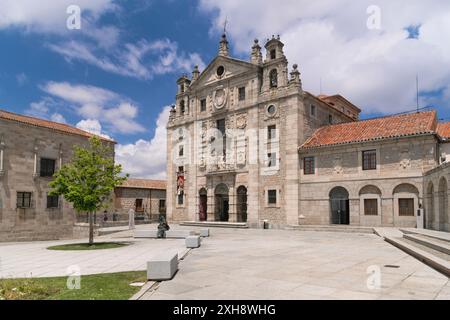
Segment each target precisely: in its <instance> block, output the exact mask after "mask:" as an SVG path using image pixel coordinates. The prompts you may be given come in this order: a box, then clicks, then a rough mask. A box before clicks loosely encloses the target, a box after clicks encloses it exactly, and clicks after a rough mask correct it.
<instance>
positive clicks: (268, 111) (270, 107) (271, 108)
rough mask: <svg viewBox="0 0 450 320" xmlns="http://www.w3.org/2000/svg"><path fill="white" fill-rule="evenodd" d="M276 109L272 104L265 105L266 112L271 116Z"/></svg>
mask: <svg viewBox="0 0 450 320" xmlns="http://www.w3.org/2000/svg"><path fill="white" fill-rule="evenodd" d="M276 111H277V108H276V107H275V106H274V105H273V104H271V105H270V106H268V107H267V113H268V114H270V115H271V116H273V115H274V114H275V112H276Z"/></svg>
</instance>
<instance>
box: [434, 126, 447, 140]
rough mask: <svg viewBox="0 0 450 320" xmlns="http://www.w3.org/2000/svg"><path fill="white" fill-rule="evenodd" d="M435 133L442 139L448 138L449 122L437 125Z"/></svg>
mask: <svg viewBox="0 0 450 320" xmlns="http://www.w3.org/2000/svg"><path fill="white" fill-rule="evenodd" d="M436 131H437V134H438V135H439V136H440V137H442V138H444V139H448V138H450V122H440V123H438V125H437V130H436Z"/></svg>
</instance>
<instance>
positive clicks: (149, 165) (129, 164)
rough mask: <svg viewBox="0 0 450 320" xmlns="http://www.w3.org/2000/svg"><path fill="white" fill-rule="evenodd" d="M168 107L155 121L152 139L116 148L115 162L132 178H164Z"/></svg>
mask: <svg viewBox="0 0 450 320" xmlns="http://www.w3.org/2000/svg"><path fill="white" fill-rule="evenodd" d="M169 112H170V107H169V106H167V107H164V108H163V110H162V111H161V113H160V114H159V116H158V119H157V121H156V130H155V135H154V137H153V138H152V139H151V140H149V141H147V140H143V139H139V140H138V141H136V142H135V143H133V144H125V145H122V144H119V145H117V146H116V162H117V163H120V164H122V166H123V171H124V172H125V173H129V174H130V175H131V176H132V177H137V178H147V179H165V178H166V148H167V145H166V141H167V136H166V125H167V121H168V119H169Z"/></svg>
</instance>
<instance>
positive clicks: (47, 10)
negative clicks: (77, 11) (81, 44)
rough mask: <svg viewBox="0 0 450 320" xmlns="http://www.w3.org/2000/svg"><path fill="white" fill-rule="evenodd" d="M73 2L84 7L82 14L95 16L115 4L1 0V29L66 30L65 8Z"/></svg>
mask: <svg viewBox="0 0 450 320" xmlns="http://www.w3.org/2000/svg"><path fill="white" fill-rule="evenodd" d="M73 4H76V5H78V6H79V7H80V8H81V14H82V16H83V17H85V16H86V17H90V18H91V19H94V20H95V19H96V18H97V17H99V16H100V15H101V14H103V13H104V12H106V11H110V10H114V9H115V8H116V5H114V4H113V1H112V0H77V1H73V0H57V1H55V0H39V1H36V0H1V1H0V8H1V13H0V29H4V28H10V27H20V28H24V29H25V30H26V31H28V32H49V33H64V32H67V31H68V29H67V27H66V21H67V18H68V17H69V14H67V12H66V11H67V7H68V6H70V5H73ZM82 28H83V24H82Z"/></svg>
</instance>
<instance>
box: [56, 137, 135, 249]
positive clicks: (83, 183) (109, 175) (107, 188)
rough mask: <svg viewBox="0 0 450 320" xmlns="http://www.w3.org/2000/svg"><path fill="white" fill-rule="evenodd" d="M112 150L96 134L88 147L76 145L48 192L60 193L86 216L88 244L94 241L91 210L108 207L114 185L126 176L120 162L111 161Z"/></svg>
mask: <svg viewBox="0 0 450 320" xmlns="http://www.w3.org/2000/svg"><path fill="white" fill-rule="evenodd" d="M113 155H114V150H113V148H112V147H111V146H108V145H106V144H104V143H103V142H102V141H100V139H99V138H98V137H96V136H94V137H92V138H90V139H89V145H88V146H87V147H81V146H75V147H74V155H73V159H72V161H71V162H70V163H68V164H65V165H64V166H63V167H62V168H61V169H60V170H58V171H57V172H56V173H55V175H54V179H53V181H51V182H50V183H49V186H50V187H51V188H52V190H51V191H50V195H62V196H63V197H64V199H65V200H67V201H69V202H71V203H72V204H73V207H74V208H75V210H76V211H77V212H86V213H87V214H88V215H89V244H90V245H92V244H93V243H94V213H95V212H96V211H98V210H100V209H101V208H106V207H107V200H109V199H110V197H111V194H112V192H113V190H114V188H115V187H116V186H118V185H120V184H122V183H123V182H124V181H125V180H126V179H127V177H128V175H126V176H125V177H123V176H120V174H121V171H122V166H121V165H115V164H114V158H113Z"/></svg>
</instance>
